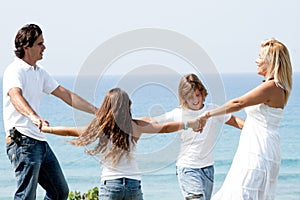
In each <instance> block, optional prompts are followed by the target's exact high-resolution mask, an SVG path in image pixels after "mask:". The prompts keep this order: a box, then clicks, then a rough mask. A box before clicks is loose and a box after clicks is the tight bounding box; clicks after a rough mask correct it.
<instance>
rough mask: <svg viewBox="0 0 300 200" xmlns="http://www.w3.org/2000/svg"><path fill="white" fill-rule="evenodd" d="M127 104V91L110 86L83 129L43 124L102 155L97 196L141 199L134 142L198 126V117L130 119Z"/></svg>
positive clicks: (88, 151)
mask: <svg viewBox="0 0 300 200" xmlns="http://www.w3.org/2000/svg"><path fill="white" fill-rule="evenodd" d="M130 106H131V101H130V99H129V96H128V94H127V93H126V92H125V91H123V90H122V89H120V88H114V89H112V90H110V91H109V92H108V93H107V94H106V96H105V98H104V100H103V103H102V105H101V107H100V108H99V110H98V111H97V112H96V117H95V118H94V119H93V120H92V121H91V122H90V124H89V125H88V126H87V127H86V128H82V127H81V128H77V127H63V126H60V127H43V131H44V132H48V133H53V134H58V135H71V136H78V138H76V139H74V140H72V141H70V142H71V143H72V144H74V145H77V146H87V147H88V148H89V145H94V146H93V148H92V149H89V150H86V153H88V154H90V155H98V154H100V155H101V157H102V168H103V169H102V174H101V187H100V199H114V200H117V199H138V200H140V199H143V194H142V190H141V174H140V171H139V169H138V166H137V162H136V143H137V141H138V140H139V138H140V137H141V135H142V133H170V132H175V131H178V130H180V129H188V128H195V129H196V128H198V126H199V123H198V120H190V121H188V122H186V123H184V122H169V123H165V124H157V123H151V122H147V121H144V120H141V119H132V116H131V111H130Z"/></svg>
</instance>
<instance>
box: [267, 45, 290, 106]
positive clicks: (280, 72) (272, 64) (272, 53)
mask: <svg viewBox="0 0 300 200" xmlns="http://www.w3.org/2000/svg"><path fill="white" fill-rule="evenodd" d="M261 47H262V48H266V52H265V61H266V62H267V63H268V64H269V67H268V70H267V74H266V80H268V79H269V78H272V77H274V81H275V83H276V84H277V85H278V86H280V87H282V88H283V89H284V90H285V91H286V95H285V103H286V102H287V100H288V98H289V95H290V93H291V90H292V64H291V60H290V55H289V51H288V49H287V47H286V46H285V45H284V44H283V43H281V42H279V41H278V40H275V39H269V40H266V41H263V42H262V44H261Z"/></svg>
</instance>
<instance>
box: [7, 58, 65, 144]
mask: <svg viewBox="0 0 300 200" xmlns="http://www.w3.org/2000/svg"><path fill="white" fill-rule="evenodd" d="M58 86H59V84H58V83H57V81H56V80H55V79H53V78H52V77H51V76H50V75H49V73H48V72H47V71H46V70H44V69H43V68H41V67H40V66H38V65H37V66H36V68H35V69H34V68H33V67H32V66H30V65H28V64H27V63H26V62H24V61H23V60H22V59H19V58H15V60H14V62H12V63H11V64H10V65H9V66H8V67H7V68H6V70H5V72H4V74H3V120H4V129H5V132H6V136H8V135H9V130H10V129H11V128H13V127H15V128H16V129H17V130H18V131H19V132H21V133H22V134H24V135H26V136H28V137H31V138H34V139H37V140H40V141H46V135H45V134H44V133H42V132H40V131H39V129H38V127H37V126H35V125H34V124H33V123H32V121H31V120H30V119H29V118H27V117H25V116H24V115H22V114H20V113H19V112H18V111H17V110H16V109H15V107H14V105H13V104H12V102H11V101H10V97H9V96H8V92H9V90H10V89H11V88H14V87H18V88H20V89H21V90H22V95H23V97H24V98H25V99H26V101H27V102H28V104H29V105H30V106H31V108H32V109H33V110H34V111H35V112H36V113H39V105H40V100H41V97H42V93H46V94H50V93H51V92H53V91H54V90H55V89H56V88H57V87H58Z"/></svg>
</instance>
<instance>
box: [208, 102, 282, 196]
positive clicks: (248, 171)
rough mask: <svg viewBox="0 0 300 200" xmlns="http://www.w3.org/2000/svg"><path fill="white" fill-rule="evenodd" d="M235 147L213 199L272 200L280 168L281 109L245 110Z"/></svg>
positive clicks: (254, 107)
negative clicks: (235, 150) (244, 117)
mask: <svg viewBox="0 0 300 200" xmlns="http://www.w3.org/2000/svg"><path fill="white" fill-rule="evenodd" d="M246 113H247V119H246V121H245V124H244V128H243V130H242V133H241V136H240V141H239V146H238V149H237V152H236V154H235V156H234V159H233V161H232V165H231V167H230V170H229V172H228V174H227V176H226V179H225V181H224V183H223V185H222V187H221V189H220V190H219V191H218V192H217V193H216V194H215V195H214V196H213V197H212V199H213V200H217V199H220V200H242V199H243V200H246V199H247V200H269V199H274V195H275V189H276V183H277V179H278V174H279V167H280V160H281V154H280V137H279V124H280V121H281V118H282V115H283V109H281V108H272V107H269V106H267V105H265V104H259V105H255V106H250V107H248V108H246Z"/></svg>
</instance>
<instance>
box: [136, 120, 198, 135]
mask: <svg viewBox="0 0 300 200" xmlns="http://www.w3.org/2000/svg"><path fill="white" fill-rule="evenodd" d="M132 128H133V132H134V137H136V138H139V137H140V136H141V134H142V133H156V134H157V133H171V132H176V131H179V130H181V129H188V128H192V129H193V130H194V131H196V132H197V131H199V129H198V128H199V121H198V119H194V120H190V121H188V122H168V123H163V124H159V123H155V122H154V123H151V122H148V121H145V120H140V119H136V120H133V121H132Z"/></svg>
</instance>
